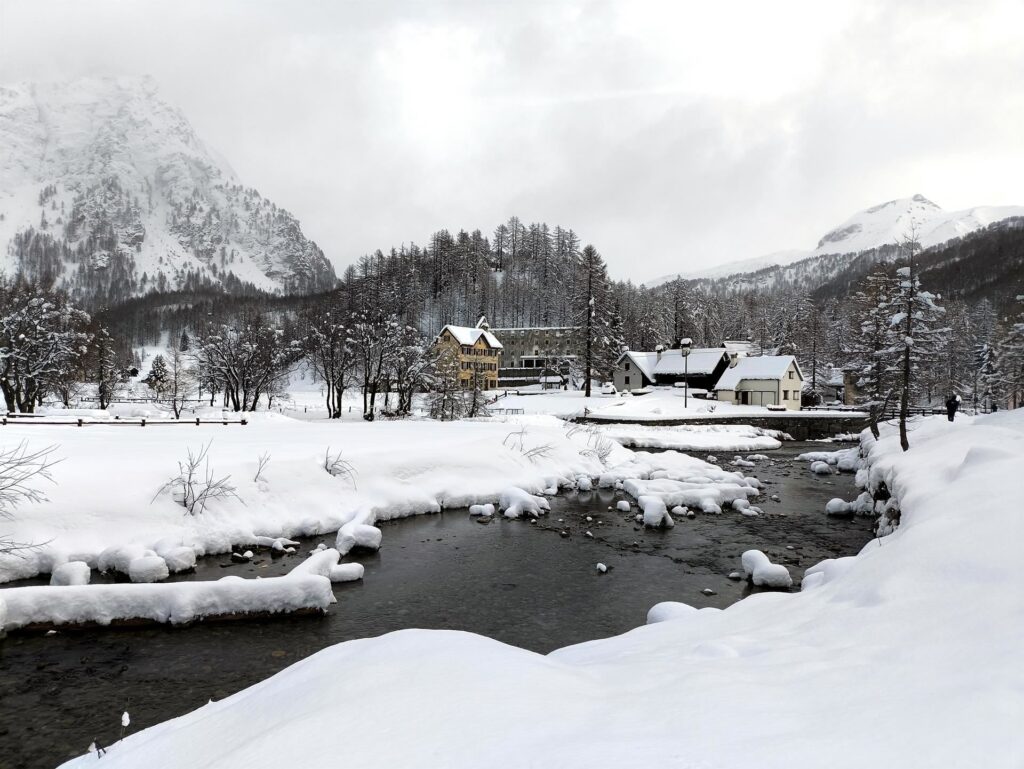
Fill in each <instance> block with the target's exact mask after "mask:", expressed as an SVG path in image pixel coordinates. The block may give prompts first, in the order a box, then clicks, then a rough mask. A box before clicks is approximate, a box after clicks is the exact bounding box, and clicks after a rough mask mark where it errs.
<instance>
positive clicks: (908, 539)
mask: <svg viewBox="0 0 1024 769" xmlns="http://www.w3.org/2000/svg"><path fill="white" fill-rule="evenodd" d="M912 441H913V449H912V451H911V452H910V453H909V454H902V453H901V452H900V451H899V447H898V444H897V443H896V440H895V438H894V437H893V436H892V435H886V436H885V437H884V439H883V441H882V442H881V443H879V444H877V445H876V444H869V445H868V449H869V451H870V455H871V460H872V462H873V466H872V468H871V471H870V472H871V474H872V476H873V477H875V478H877V479H885V480H886V483H887V485H888V486H889V488H890V489H892V490H893V491H894V493H895V494H896V495H897V496H898V497H899V499H900V502H901V507H902V524H901V527H900V528H899V529H898V530H897V532H896V533H895V534H893V535H891V536H890V537H887V538H885V539H884V540H880V541H879V540H875V541H873V542H872V543H871V544H870V545H869V546H867V547H865V549H864V551H863V552H862V553H861V555H860V556H858V557H856V558H855V559H852V561H851V562H849V563H848V564H847V565H846V567H845V568H844V569H837V570H836V571H835V572H834V573H833V575H832V578H831V579H830V580H827V581H825V582H824V583H823V584H822V583H819V585H818V586H817V587H816V588H815V589H813V590H808V591H805V592H803V593H800V594H798V595H785V594H758V595H755V596H752V597H751V598H748V599H746V600H744V601H741V602H740V603H738V604H736V605H734V606H733V607H731V608H729V609H728V610H725V611H717V610H709V609H705V610H701V611H695V612H684V613H682V614H680V615H679V618H677V619H673V620H670V621H665V622H660V623H657V624H653V625H648V626H645V627H641V628H638V629H636V630H634V631H632V632H630V633H627V634H625V635H622V636H618V637H615V638H610V639H606V640H601V641H593V642H590V643H586V644H581V645H579V646H574V647H569V648H566V649H562V650H559V651H556V652H554V653H552V654H550V655H548V656H541V655H537V654H533V653H530V652H526V651H523V650H520V649H516V648H514V647H509V646H505V645H502V644H499V643H497V642H495V641H491V640H489V639H486V638H483V637H480V636H474V635H471V634H466V633H455V632H438V631H421V630H409V631H403V632H399V633H393V634H390V635H387V636H383V637H381V638H377V639H368V640H362V641H354V642H349V643H345V644H340V645H338V646H335V647H332V648H329V649H327V650H325V651H323V652H320V653H318V654H316V655H314V656H313V657H310V658H308V659H306V660H304V661H302V662H300V663H298V664H296V665H294V666H293V667H291V668H288V669H287V670H285V671H283V672H282V673H280V674H278V675H276V676H274V677H273V678H270V679H268V680H267V681H265V682H263V683H261V684H258V685H256V686H254V687H251V688H250V689H247V690H245V691H243V692H240V693H239V694H237V695H234V696H232V697H229V698H227V699H225V700H223V701H220V702H216V703H211V704H210V705H207V706H206V707H203V708H200V709H199V710H197V711H195V712H193V713H190V714H189V715H187V716H183V717H181V718H178V719H175V720H173V721H170V722H167V723H165V724H162V725H160V726H156V727H153V728H151V729H148V730H146V731H144V732H141V733H139V734H136V735H132V736H131V737H129V738H127V739H126V740H125V741H124V742H123V743H121V744H118V745H116V746H114V747H113V748H111V749H110V751H109V752H108V753H107V754H106V755H105V756H104V758H103V761H104V766H106V767H108V769H116V768H117V767H138V766H147V767H150V769H164V768H169V767H179V766H190V767H196V768H197V769H201V768H202V767H218V769H230V768H232V767H252V766H274V767H279V766H295V767H300V766H301V767H314V768H315V767H328V766H334V765H336V764H337V762H338V761H339V760H340V761H343V762H344V763H345V765H346V766H357V767H391V766H404V767H427V766H430V767H437V766H444V767H478V766H485V765H495V766H502V767H520V766H522V767H525V766H559V767H591V766H598V765H601V766H604V765H608V766H652V767H661V766H666V767H667V766H673V767H680V766H681V767H722V769H726V768H730V769H731V768H732V767H737V766H751V765H754V766H758V767H763V768H767V769H770V768H772V767H779V768H780V769H781V768H782V767H786V768H787V769H789V768H790V767H820V766H822V765H823V762H826V763H827V764H828V765H829V766H830V767H839V768H840V769H843V768H845V767H849V768H850V769H854V768H856V769H863V767H866V766H878V767H977V766H984V767H986V768H987V769H1004V768H1005V769H1010V768H1011V767H1018V766H1020V765H1021V762H1022V761H1024V738H1022V737H1021V734H1020V730H1019V724H1020V721H1021V716H1022V714H1024V694H1022V693H1024V668H1022V667H1021V665H1020V664H1019V661H1020V653H1019V643H1020V638H1021V637H1024V600H1022V595H1021V593H1020V590H1019V588H1018V587H1017V586H1018V585H1019V575H1018V573H1017V571H1018V570H1017V566H1016V556H1017V551H1018V549H1019V542H1020V541H1021V534H1022V533H1024V531H1022V517H1021V514H1020V504H1021V502H1020V500H1021V499H1022V498H1024V485H1022V484H1024V481H1022V480H1021V476H1020V472H1019V471H1020V467H1021V466H1024V411H1020V412H1017V413H1001V414H999V415H993V416H990V417H983V418H977V419H969V418H968V419H963V420H958V421H957V423H955V424H954V425H949V424H948V423H947V422H945V421H944V420H926V421H924V422H922V423H921V424H920V425H919V426H918V429H917V430H916V431H915V433H914V435H913V436H912ZM452 713H464V714H473V715H483V716H485V717H495V718H499V719H501V718H503V717H504V718H505V719H506V722H505V723H497V724H496V725H495V726H494V727H493V728H478V727H477V726H475V725H474V724H473V723H472V722H471V721H467V720H466V719H464V718H453V717H452ZM539 713H551V714H557V718H551V719H537V718H530V717H529V715H530V714H539ZM523 716H526V717H525V718H523ZM508 717H512V718H513V719H515V720H514V721H508V720H507V718H508ZM339 724H344V740H343V741H341V742H339V741H337V740H331V739H325V735H329V734H332V733H334V732H335V731H336V730H337V729H338V725H339ZM283 744H287V745H288V746H289V749H288V751H287V752H286V753H281V752H280V751H279V750H278V748H279V746H280V745H283ZM95 763H96V760H95V757H94V756H93V757H88V756H86V757H83V758H81V759H78V760H75V761H73V762H70V763H69V764H67V765H66V766H75V767H79V766H92V765H94V764H95Z"/></svg>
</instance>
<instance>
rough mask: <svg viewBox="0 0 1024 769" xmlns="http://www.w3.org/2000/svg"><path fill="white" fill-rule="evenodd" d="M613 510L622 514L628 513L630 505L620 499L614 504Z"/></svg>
mask: <svg viewBox="0 0 1024 769" xmlns="http://www.w3.org/2000/svg"><path fill="white" fill-rule="evenodd" d="M615 509H616V510H618V511H619V512H622V513H628V512H629V511H630V509H631V505H630V504H629V502H628V501H627V500H625V499H620V500H619V501H618V502H616V503H615Z"/></svg>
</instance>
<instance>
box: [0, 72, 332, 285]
mask: <svg viewBox="0 0 1024 769" xmlns="http://www.w3.org/2000/svg"><path fill="white" fill-rule="evenodd" d="M0 270H2V271H3V272H5V273H7V274H8V275H14V274H22V275H25V276H27V277H30V278H37V279H41V280H46V281H55V282H56V283H57V284H59V285H62V286H64V287H65V288H66V289H67V290H68V291H69V292H71V293H72V295H74V296H75V297H76V298H77V299H78V300H79V301H82V302H84V303H85V304H87V305H101V304H106V305H112V304H117V303H118V302H121V301H124V300H125V299H128V298H130V297H133V296H138V295H142V294H146V293H149V292H152V291H193V290H200V289H218V290H224V291H227V292H231V293H246V292H248V291H252V290H254V289H258V290H262V291H267V292H272V293H277V294H291V293H311V292H315V291H321V290H325V289H328V288H331V287H333V286H334V285H335V283H336V276H335V273H334V268H333V267H332V265H331V263H330V262H329V261H328V260H327V258H326V257H325V256H324V254H323V252H322V251H321V250H320V248H319V247H318V246H317V245H316V243H314V242H313V241H311V240H309V239H308V238H307V237H306V236H305V235H304V234H303V232H302V228H301V226H300V225H299V222H298V221H297V220H296V219H295V217H294V216H292V215H291V214H290V213H288V212H287V211H286V210H284V209H283V208H279V207H278V206H277V205H275V204H274V203H272V202H271V201H269V200H267V199H266V198H264V197H262V196H261V195H260V194H259V192H257V191H256V190H255V189H253V188H251V187H246V186H244V185H242V184H241V183H240V182H239V181H238V179H237V178H236V176H235V174H234V172H233V171H232V170H231V168H230V167H229V166H228V165H227V163H226V162H225V161H224V160H222V159H221V158H220V157H218V156H217V155H216V154H215V153H213V152H212V151H211V150H210V149H209V148H208V147H206V146H205V145H204V144H203V142H202V141H201V140H200V139H199V137H198V136H197V135H196V133H195V131H194V130H193V128H192V127H191V125H189V122H188V120H187V119H186V118H185V117H184V115H183V114H182V113H181V112H180V111H179V110H177V109H176V108H174V107H173V106H171V105H169V104H168V103H167V102H166V101H164V100H163V99H162V98H161V97H160V95H159V92H158V89H157V87H156V84H155V83H154V82H153V81H152V80H151V79H148V78H141V79H139V78H116V79H107V78H103V79H99V78H85V79H80V80H75V81H73V82H67V83H49V84H42V83H30V84H20V85H16V86H10V87H0Z"/></svg>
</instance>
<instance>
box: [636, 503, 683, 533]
mask: <svg viewBox="0 0 1024 769" xmlns="http://www.w3.org/2000/svg"><path fill="white" fill-rule="evenodd" d="M637 504H638V505H640V507H641V509H642V510H643V511H644V526H649V527H651V528H664V529H671V528H672V527H673V526H675V525H676V522H675V521H673V520H672V516H671V515H669V512H668V508H667V507H665V502H664V501H663V500H662V499H661V497H653V496H642V497H638V498H637Z"/></svg>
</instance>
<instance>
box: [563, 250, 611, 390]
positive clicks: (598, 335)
mask: <svg viewBox="0 0 1024 769" xmlns="http://www.w3.org/2000/svg"><path fill="white" fill-rule="evenodd" d="M579 273H580V276H579V280H578V284H577V292H576V298H575V302H574V305H575V324H574V325H577V326H579V327H580V329H581V335H582V339H581V342H582V344H583V361H582V363H583V370H582V375H583V386H584V394H585V396H586V397H587V398H589V397H591V387H592V380H593V379H594V377H595V376H599V377H607V376H609V375H610V374H611V371H612V369H613V368H614V366H615V360H616V359H617V358H618V355H619V353H620V352H621V349H622V344H623V340H622V329H621V319H620V318H619V313H618V308H617V307H616V306H615V302H614V296H613V294H612V290H611V285H610V281H609V279H608V270H607V267H606V266H605V263H604V259H602V258H601V255H600V254H599V253H598V252H597V249H596V248H594V247H593V246H591V245H588V246H586V247H585V248H584V249H583V251H582V253H581V254H580V257H579Z"/></svg>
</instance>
